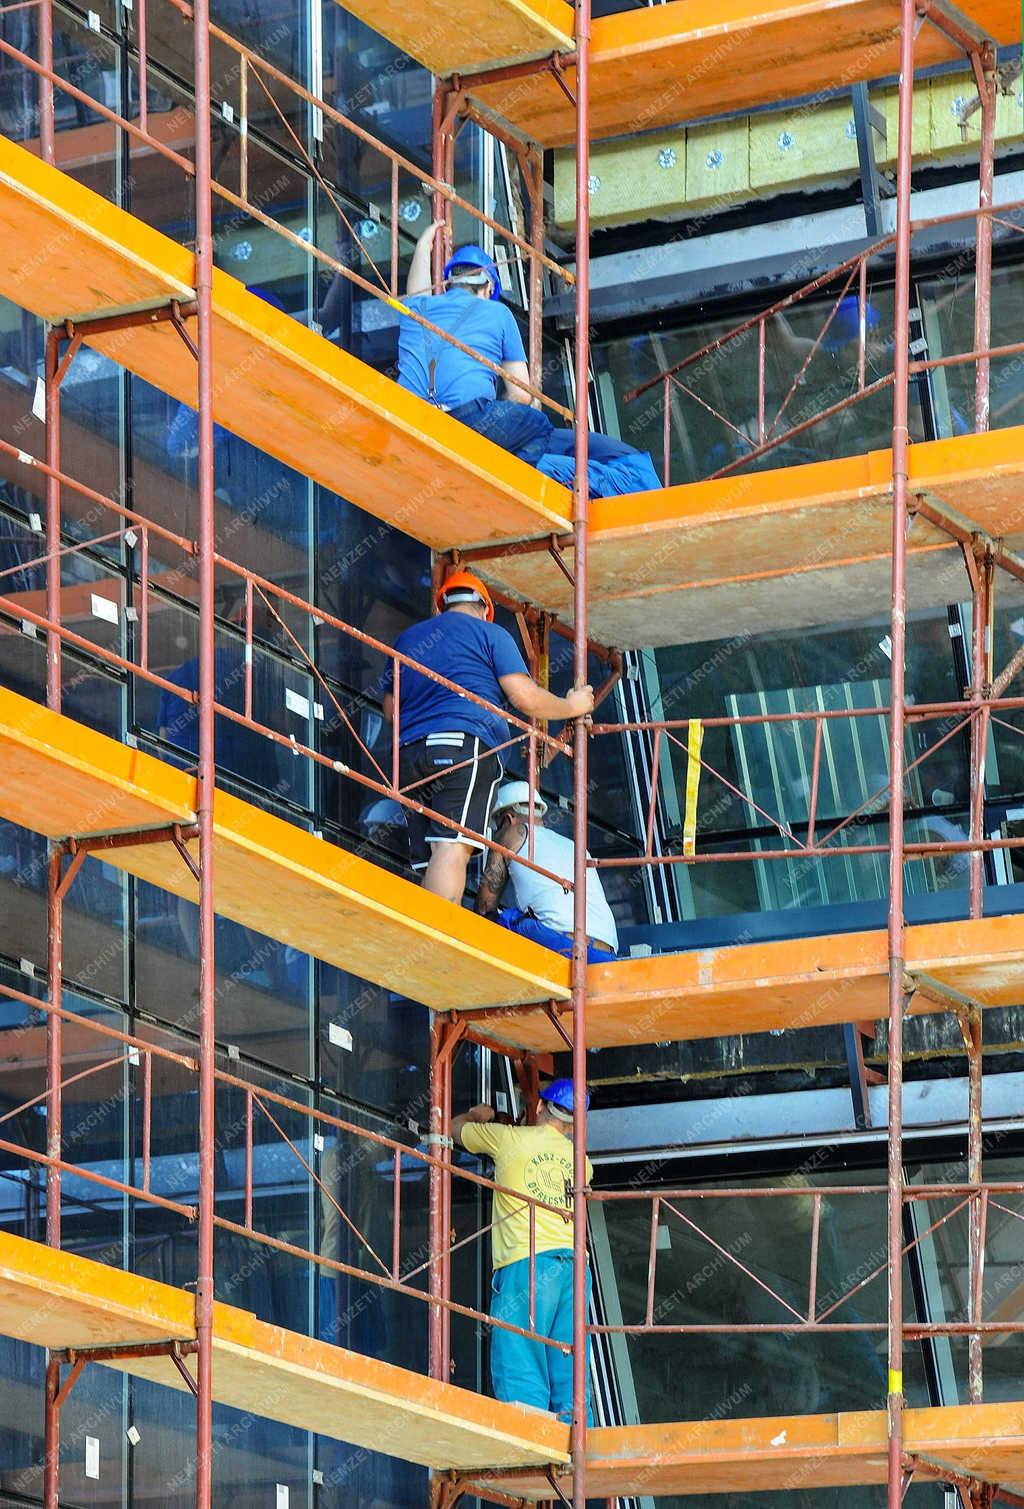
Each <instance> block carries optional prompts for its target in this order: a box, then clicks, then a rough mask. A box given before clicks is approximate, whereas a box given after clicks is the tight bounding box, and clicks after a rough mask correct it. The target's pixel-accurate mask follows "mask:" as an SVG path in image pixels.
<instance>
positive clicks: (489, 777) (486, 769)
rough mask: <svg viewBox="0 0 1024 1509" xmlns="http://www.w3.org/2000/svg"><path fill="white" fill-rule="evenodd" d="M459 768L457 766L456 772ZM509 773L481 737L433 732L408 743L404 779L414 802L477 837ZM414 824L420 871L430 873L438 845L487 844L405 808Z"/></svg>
mask: <svg viewBox="0 0 1024 1509" xmlns="http://www.w3.org/2000/svg"><path fill="white" fill-rule="evenodd" d="M452 767H457V768H454V769H453V768H452ZM502 774H503V770H502V764H501V760H500V759H499V758H498V756H497V755H496V754H493V753H489V752H488V751H487V749H486V746H484V745H483V743H482V741H481V740H480V739H479V738H477V737H476V736H475V735H473V734H470V733H465V732H461V731H460V730H458V729H453V730H450V731H444V732H437V733H432V734H427V736H426V738H424V739H417V740H416V741H415V742H414V743H412V744H403V745H402V748H401V752H400V759H399V778H400V781H401V784H402V786H403V788H405V787H408V786H410V785H413V783H415V782H419V781H422V782H423V785H422V786H420V785H415V786H414V789H413V790H412V791H409V792H407V793H406V794H407V795H408V796H410V797H411V798H412V799H413V800H414V801H417V802H422V803H423V805H424V806H425V807H430V808H432V809H433V810H434V811H435V812H438V813H440V814H441V816H442V817H447V818H450V819H451V820H452V822H455V823H459V824H460V826H461V827H463V828H468V829H470V831H471V832H472V833H486V832H487V825H488V823H489V822H490V818H491V804H492V802H493V801H494V795H495V792H496V791H497V789H498V785H499V783H500V781H501V777H502ZM405 815H406V820H407V821H408V824H409V847H410V848H411V850H412V864H413V869H414V870H425V869H426V867H427V864H428V863H429V860H430V851H431V847H432V845H434V844H450V843H464V844H469V845H470V846H471V847H472V848H474V849H482V848H483V847H484V846H483V844H482V843H480V842H479V840H477V839H473V838H470V837H468V836H466V835H465V834H460V833H458V832H457V831H456V830H455V829H454V828H449V827H446V826H445V824H444V823H439V822H436V821H435V820H434V819H433V818H429V817H424V816H422V815H421V814H420V813H419V812H413V811H412V810H411V809H410V808H409V807H407V808H406V809H405Z"/></svg>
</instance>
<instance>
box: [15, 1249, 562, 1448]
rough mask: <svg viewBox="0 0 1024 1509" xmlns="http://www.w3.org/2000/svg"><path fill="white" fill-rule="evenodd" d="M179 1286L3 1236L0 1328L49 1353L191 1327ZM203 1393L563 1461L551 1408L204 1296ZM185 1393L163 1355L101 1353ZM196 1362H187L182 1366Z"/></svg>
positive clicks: (151, 1338) (387, 1444)
mask: <svg viewBox="0 0 1024 1509" xmlns="http://www.w3.org/2000/svg"><path fill="white" fill-rule="evenodd" d="M194 1311H195V1299H194V1296H193V1295H191V1294H189V1293H188V1292H186V1291H185V1290H183V1289H176V1288H172V1287H171V1286H170V1285H169V1284H163V1283H159V1282H157V1281H156V1280H154V1279H150V1278H143V1277H140V1276H139V1275H137V1274H133V1273H125V1272H124V1271H122V1270H121V1269H117V1268H111V1267H109V1266H108V1265H106V1264H103V1263H97V1262H94V1261H93V1260H92V1259H90V1258H83V1257H79V1256H78V1255H77V1254H75V1253H71V1252H61V1251H57V1250H55V1249H53V1248H50V1247H44V1246H43V1245H41V1244H40V1243H38V1242H29V1241H26V1240H25V1239H24V1238H23V1237H17V1236H12V1235H9V1234H6V1233H5V1234H2V1235H0V1331H2V1332H3V1334H4V1335H6V1336H10V1337H13V1338H15V1339H16V1340H18V1341H23V1342H30V1343H32V1344H34V1345H36V1346H43V1347H49V1348H51V1349H52V1350H56V1351H67V1350H71V1351H73V1352H78V1351H85V1350H87V1349H90V1348H95V1347H104V1348H106V1347H111V1346H124V1347H137V1346H139V1345H146V1344H149V1343H152V1342H157V1341H165V1340H166V1341H172V1340H181V1341H190V1340H192V1339H193V1338H194V1337H195V1324H194ZM213 1333H214V1334H213V1379H214V1383H213V1389H214V1399H215V1400H216V1401H217V1402H218V1403H220V1404H227V1405H230V1406H232V1407H233V1408H235V1409H239V1410H245V1411H247V1412H248V1413H250V1414H252V1415H258V1416H261V1417H262V1418H264V1419H269V1420H278V1421H281V1422H282V1423H284V1424H286V1425H294V1426H295V1427H296V1428H298V1429H300V1430H308V1429H310V1427H311V1426H312V1427H313V1428H315V1429H316V1430H317V1431H318V1432H319V1433H320V1434H321V1435H328V1436H333V1437H335V1439H337V1440H342V1441H347V1442H350V1443H351V1444H352V1445H355V1446H364V1447H367V1448H370V1449H372V1450H373V1451H381V1452H386V1453H388V1454H389V1455H391V1456H395V1457H400V1458H402V1459H403V1460H405V1461H409V1462H416V1463H419V1464H420V1465H422V1466H427V1467H436V1468H442V1469H451V1468H454V1469H458V1470H462V1471H472V1470H479V1469H480V1468H483V1467H488V1466H490V1467H494V1466H499V1465H500V1466H507V1467H515V1466H521V1467H529V1466H544V1465H547V1464H550V1463H564V1462H566V1461H567V1460H568V1456H567V1450H566V1448H567V1445H568V1427H567V1426H565V1425H563V1424H561V1423H560V1422H559V1421H558V1420H556V1419H555V1418H554V1416H552V1415H543V1414H540V1413H538V1412H537V1411H536V1410H530V1411H527V1410H526V1409H523V1408H520V1407H519V1406H518V1405H514V1404H502V1403H500V1402H498V1401H497V1400H495V1399H488V1398H485V1397H483V1396H482V1395H479V1394H475V1393H471V1392H470V1391H469V1390H468V1389H463V1388H458V1387H456V1386H455V1385H453V1384H450V1383H440V1382H437V1381H435V1380H434V1379H431V1378H428V1377H426V1376H423V1375H421V1374H419V1373H414V1372H411V1371H410V1370H409V1369H407V1368H400V1367H396V1366H394V1365H393V1364H391V1363H387V1362H381V1361H379V1360H378V1359H376V1358H373V1357H364V1356H362V1355H361V1354H360V1353H358V1352H351V1351H348V1350H347V1349H346V1348H344V1347H337V1346H333V1345H331V1344H330V1343H328V1342H324V1341H318V1340H316V1339H314V1338H311V1337H308V1336H302V1335H300V1334H298V1333H297V1332H295V1331H289V1330H286V1329H285V1328H284V1327H283V1326H275V1325H270V1324H268V1323H267V1322H266V1321H262V1320H258V1319H257V1318H256V1316H255V1315H252V1314H250V1313H249V1312H248V1311H245V1310H238V1309H235V1308H234V1307H233V1306H231V1305H225V1304H215V1306H214V1322H213ZM102 1365H103V1366H106V1367H114V1368H117V1369H118V1370H120V1371H122V1372H125V1373H129V1374H131V1375H132V1376H133V1377H137V1378H147V1379H149V1380H151V1381H152V1382H155V1383H163V1384H166V1385H167V1386H168V1387H171V1388H177V1389H179V1390H184V1389H185V1387H186V1384H185V1381H184V1379H183V1378H182V1377H181V1375H180V1374H179V1373H178V1372H176V1370H175V1369H174V1367H173V1366H172V1364H171V1361H170V1359H169V1358H168V1357H166V1356H160V1355H154V1354H152V1353H150V1354H147V1355H143V1356H134V1357H133V1356H128V1355H124V1356H122V1357H119V1358H114V1359H107V1360H104V1361H103V1363H102ZM187 1365H188V1366H189V1367H190V1368H191V1369H192V1370H193V1371H194V1359H190V1360H189V1363H188V1364H187Z"/></svg>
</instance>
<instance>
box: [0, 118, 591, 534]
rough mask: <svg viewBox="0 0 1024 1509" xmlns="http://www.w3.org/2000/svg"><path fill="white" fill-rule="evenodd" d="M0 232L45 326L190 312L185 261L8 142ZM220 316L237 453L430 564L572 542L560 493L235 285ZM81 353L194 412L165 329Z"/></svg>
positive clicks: (221, 358) (188, 364)
mask: <svg viewBox="0 0 1024 1509" xmlns="http://www.w3.org/2000/svg"><path fill="white" fill-rule="evenodd" d="M0 218H2V220H3V223H4V232H5V233H4V236H3V237H2V238H0V295H3V296H4V297H5V298H8V299H10V300H12V301H13V302H14V303H15V304H18V305H20V306H21V307H22V308H23V309H28V310H30V311H31V312H32V313H33V314H36V315H39V316H40V317H41V318H43V319H46V320H49V321H51V322H52V323H60V322H61V321H62V320H65V319H68V318H71V319H80V320H84V321H87V320H88V319H89V318H98V317H102V316H105V315H111V314H115V313H121V312H124V311H127V310H138V309H146V308H153V307H159V306H161V305H166V304H167V303H168V302H169V300H171V299H178V300H188V299H190V298H191V297H192V286H191V279H192V270H193V258H192V255H191V253H190V252H188V251H187V250H186V249H185V248H184V247H182V246H179V245H178V244H177V242H175V241H172V240H170V238H169V237H167V236H164V235H162V234H161V233H160V232H159V231H155V230H153V229H151V228H150V227H149V226H147V225H144V224H143V223H142V222H141V221H140V220H137V219H135V218H134V217H133V216H132V215H128V214H126V213H125V211H123V210H120V209H118V208H117V207H116V206H114V205H112V204H109V203H108V202H107V201H106V200H105V199H103V198H101V197H100V196H99V195H98V194H95V193H93V191H92V190H91V189H87V188H85V187H83V186H82V185H81V184H79V183H77V182H76V181H75V180H74V179H72V178H69V177H68V176H67V175H66V174H64V173H61V172H60V171H59V170H58V169H56V168H53V167H50V166H49V165H47V164H46V163H43V162H41V161H40V160H39V159H38V158H37V157H34V156H33V155H32V154H31V153H30V152H26V151H25V150H24V148H22V147H19V146H17V145H16V144H15V143H14V142H11V141H8V140H7V139H6V138H4V137H0ZM213 303H214V309H213V315H214V318H213V349H214V364H215V370H214V417H215V418H216V420H217V422H218V423H219V424H222V425H224V427H225V428H226V429H229V430H232V431H233V432H234V433H235V434H236V435H240V436H241V437H242V439H243V440H248V441H250V442H251V443H252V444H253V445H256V446H259V447H260V449H261V450H264V451H267V452H268V453H269V454H271V455H273V456H276V457H277V458H278V459H279V460H281V461H283V462H285V463H286V464H287V465H289V466H291V467H294V468H295V469H296V470H297V471H300V472H302V473H303V475H304V476H309V477H312V478H313V479H314V481H317V482H320V483H322V484H323V485H324V486H325V487H329V488H332V489H333V490H334V491H336V492H338V493H339V494H340V495H341V496H342V497H344V498H347V499H349V500H350V501H351V502H353V503H357V504H359V506H360V507H361V508H365V509H366V510H367V512H369V513H371V514H373V515H374V516H375V517H377V518H379V519H383V520H384V521H385V522H387V523H389V524H394V525H395V526H396V527H397V528H399V529H402V530H403V531H404V532H405V533H406V534H411V535H414V536H415V537H416V538H417V539H419V540H422V541H423V542H424V543H425V544H427V545H430V546H431V547H432V548H434V549H438V550H443V549H448V548H451V547H453V546H459V545H463V546H465V545H469V544H471V543H474V542H478V543H486V542H488V541H498V540H514V539H525V538H535V537H538V536H542V535H544V534H547V533H550V532H551V530H553V529H565V528H568V527H569V524H568V521H569V517H570V503H569V495H568V493H567V492H566V490H565V488H563V487H561V486H560V485H559V484H558V483H556V482H553V481H552V480H551V479H550V478H549V477H544V476H543V475H542V474H541V473H540V472H538V471H537V470H536V469H535V468H534V467H532V466H527V465H526V463H525V462H523V461H520V460H518V458H517V457H515V456H512V455H510V454H509V453H508V452H507V451H503V450H501V449H500V447H498V446H496V445H493V444H491V442H490V441H488V440H485V439H483V437H482V436H480V435H477V434H476V433H475V432H474V431H472V430H469V429H467V428H466V426H465V425H461V424H459V423H458V421H457V420H454V419H451V418H449V416H448V415H447V414H444V413H442V412H441V411H440V410H439V409H435V408H434V407H432V405H430V404H428V403H425V402H424V401H423V400H422V399H419V398H417V397H416V396H415V395H414V394H412V393H408V392H406V391H405V389H404V388H400V387H399V386H398V384H397V383H395V382H393V381H392V380H391V379H390V378H388V377H385V376H384V375H383V374H381V373H379V372H375V371H374V369H373V368H372V367H369V366H367V365H366V364H365V362H361V361H358V360H357V359H356V358H355V357H354V356H350V355H349V354H348V353H347V352H345V351H342V350H341V349H340V348H339V347H337V346H335V345H334V344H332V342H330V341H328V340H325V339H324V337H323V336H321V335H318V334H316V333H315V332H314V331H312V330H308V329H307V328H306V327H305V326H304V325H300V324H299V322H298V321H297V320H293V319H291V318H290V317H289V316H288V315H286V314H283V313H282V312H281V311H280V310H277V309H274V308H272V307H271V305H269V304H268V303H266V301H265V300H263V299H260V298H258V297H257V296H256V295H255V294H253V293H249V292H248V290H247V289H246V288H245V287H244V286H243V285H242V284H241V283H239V282H238V281H237V279H235V278H232V277H229V276H228V274H227V273H224V272H220V271H217V272H215V273H214V296H213ZM83 328H84V327H83ZM85 339H86V340H87V341H88V342H89V344H90V345H93V346H95V348H96V350H98V351H102V352H103V353H104V354H105V355H107V356H109V357H110V358H111V359H112V360H113V361H116V362H118V363H119V364H120V365H121V366H123V367H127V368H128V370H129V371H130V372H134V373H135V374H136V375H137V376H138V377H142V378H144V379H145V380H146V381H147V382H149V383H152V384H153V385H154V386H155V387H157V388H160V389H162V390H163V391H164V392H165V393H169V394H170V395H171V396H172V397H174V398H177V399H180V400H181V401H182V402H184V403H189V404H192V405H194V404H195V402H196V367H195V362H194V360H193V358H192V356H191V354H190V353H189V351H188V349H187V348H186V346H185V344H184V343H183V341H182V340H181V338H180V336H179V335H178V334H177V332H176V331H175V329H174V327H173V325H171V324H170V323H169V322H161V323H154V324H152V325H146V326H140V327H136V328H134V329H130V330H115V331H112V332H111V331H108V332H107V333H106V334H105V335H96V336H95V337H94V338H92V339H91V340H90V337H89V334H88V330H87V329H85ZM137 503H138V506H139V508H140V511H141V512H143V513H145V512H146V511H147V510H146V499H145V497H139V498H138V499H137Z"/></svg>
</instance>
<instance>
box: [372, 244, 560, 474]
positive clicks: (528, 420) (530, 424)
mask: <svg viewBox="0 0 1024 1509" xmlns="http://www.w3.org/2000/svg"><path fill="white" fill-rule="evenodd" d="M440 228H441V222H440V221H434V223H433V224H432V225H429V226H428V227H427V229H426V230H425V231H424V233H423V235H422V236H421V237H420V239H419V240H418V241H417V243H416V250H415V251H414V252H413V257H412V265H411V266H410V268H409V277H408V279H407V281H406V301H407V303H408V304H409V306H410V307H411V308H412V309H414V310H415V311H416V313H417V314H420V315H422V316H423V318H424V319H427V320H429V321H430V323H431V324H432V325H437V326H438V327H439V328H440V329H442V330H446V331H447V332H448V334H449V335H453V336H454V337H455V339H456V340H458V341H461V342H462V344H463V345H464V346H469V347H471V349H472V350H474V351H478V352H479V353H480V355H481V356H484V357H486V358H487V360H488V361H491V362H493V363H494V365H495V366H496V367H500V368H501V370H502V371H503V372H504V373H506V374H507V376H508V377H511V378H515V379H517V380H518V381H519V382H529V380H530V369H529V366H528V364H527V360H526V351H525V350H524V348H523V338H522V336H521V335H520V333H519V326H518V325H517V324H516V322H515V317H514V316H513V314H512V311H511V310H510V309H508V308H506V306H505V305H504V304H503V303H502V302H501V287H500V284H499V281H498V268H497V265H496V264H495V262H494V259H493V258H492V257H489V256H488V255H487V253H486V252H485V251H484V250H483V248H482V247H479V246H463V247H461V248H460V249H459V250H458V251H457V252H456V253H455V255H454V256H453V257H451V258H450V260H449V261H448V262H447V263H446V265H445V269H444V278H445V292H444V293H442V294H432V293H431V292H430V259H431V254H432V251H433V246H434V238H435V236H436V235H437V232H438V230H440ZM398 381H399V384H400V385H401V386H402V387H403V388H408V389H409V391H410V392H411V393H416V394H417V395H418V396H419V397H420V398H425V399H427V401H428V402H429V403H432V404H434V405H435V406H436V407H437V408H439V409H444V410H445V412H446V413H449V414H451V415H452V417H453V418H455V419H458V420H460V421H461V423H462V424H468V425H469V427H470V429H472V430H477V431H479V433H480V434H482V435H486V436H487V438H488V439H489V440H493V441H494V443H495V445H500V446H501V447H502V448H503V449H504V450H506V451H512V452H514V454H515V455H517V456H519V457H520V458H521V459H522V460H523V461H529V462H530V463H531V465H536V463H537V462H538V461H539V460H540V458H541V456H543V455H544V453H545V451H546V450H547V441H548V437H549V436H550V434H551V429H552V425H551V420H550V419H549V418H548V417H547V415H546V414H545V413H544V411H543V410H542V409H541V408H540V407H539V406H538V404H537V402H536V400H534V399H531V397H530V395H529V393H527V392H526V391H525V390H524V389H523V388H519V387H516V385H515V383H514V382H504V383H503V385H502V386H503V394H502V396H501V397H500V398H499V397H498V396H497V388H498V379H497V376H496V375H495V373H494V372H492V371H491V369H490V368H489V367H485V366H484V365H483V363H482V362H478V361H475V360H474V359H473V357H471V356H467V354H466V353H465V351H460V350H459V348H458V347H457V346H453V345H451V344H450V343H449V342H448V341H446V340H445V339H444V338H443V337H442V336H440V335H436V334H435V333H434V331H432V330H427V329H426V328H425V327H424V326H423V325H419V324H417V322H416V321H415V320H411V319H409V318H408V316H403V317H402V318H401V319H400V321H399V325H398Z"/></svg>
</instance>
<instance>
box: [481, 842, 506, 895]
mask: <svg viewBox="0 0 1024 1509" xmlns="http://www.w3.org/2000/svg"><path fill="white" fill-rule="evenodd" d="M484 879H485V880H486V882H487V884H488V885H489V886H490V888H491V890H492V891H493V892H494V894H495V896H500V895H501V893H502V891H503V890H504V889H505V882H506V880H508V860H507V859H506V858H505V856H504V854H495V853H494V851H493V849H492V850H491V856H490V858H489V859H488V861H487V863H486V864H485V865H484Z"/></svg>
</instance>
